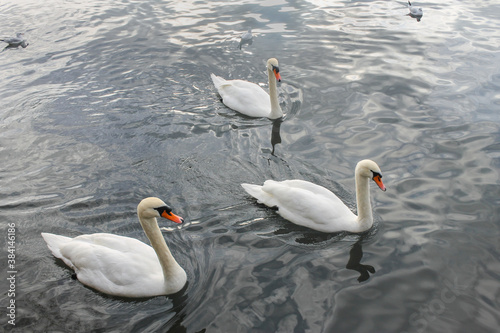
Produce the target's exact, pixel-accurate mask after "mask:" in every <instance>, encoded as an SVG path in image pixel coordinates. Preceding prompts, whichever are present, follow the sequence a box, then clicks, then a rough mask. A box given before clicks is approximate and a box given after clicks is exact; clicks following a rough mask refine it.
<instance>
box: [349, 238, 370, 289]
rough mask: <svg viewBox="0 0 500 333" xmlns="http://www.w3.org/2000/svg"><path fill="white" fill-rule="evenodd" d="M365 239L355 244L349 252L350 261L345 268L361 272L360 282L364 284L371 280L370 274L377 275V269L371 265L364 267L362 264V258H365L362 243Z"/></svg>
mask: <svg viewBox="0 0 500 333" xmlns="http://www.w3.org/2000/svg"><path fill="white" fill-rule="evenodd" d="M362 240H363V237H360V239H359V240H358V241H357V242H356V243H354V245H353V246H352V248H351V251H349V261H348V262H347V265H346V266H345V268H347V269H350V270H353V271H357V272H359V274H360V275H359V277H358V282H360V283H361V282H364V281H366V280H368V279H369V278H370V273H372V274H374V273H375V268H373V266H371V265H363V264H362V263H361V258H363V248H362V247H361V242H362Z"/></svg>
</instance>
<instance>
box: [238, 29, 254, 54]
mask: <svg viewBox="0 0 500 333" xmlns="http://www.w3.org/2000/svg"><path fill="white" fill-rule="evenodd" d="M252 43H253V35H252V29H248V31H247V32H245V33H244V34H243V35H241V39H240V44H239V45H238V48H239V49H240V50H241V47H242V46H243V45H245V44H248V45H252Z"/></svg>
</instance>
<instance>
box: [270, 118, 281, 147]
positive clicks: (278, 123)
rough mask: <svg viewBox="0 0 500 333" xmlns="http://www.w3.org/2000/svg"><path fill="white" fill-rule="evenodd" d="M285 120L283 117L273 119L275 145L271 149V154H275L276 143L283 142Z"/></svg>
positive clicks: (272, 140) (272, 141)
mask: <svg viewBox="0 0 500 333" xmlns="http://www.w3.org/2000/svg"><path fill="white" fill-rule="evenodd" d="M282 122H283V118H278V119H274V120H273V128H272V129H271V145H272V146H273V150H272V151H271V155H273V156H276V155H274V150H275V148H276V145H277V144H279V143H281V134H280V129H281V123H282Z"/></svg>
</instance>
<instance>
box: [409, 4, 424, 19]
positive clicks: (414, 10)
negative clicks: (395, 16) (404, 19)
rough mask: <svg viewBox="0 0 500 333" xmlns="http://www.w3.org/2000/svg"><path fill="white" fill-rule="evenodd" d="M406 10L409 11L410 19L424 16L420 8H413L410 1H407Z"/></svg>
mask: <svg viewBox="0 0 500 333" xmlns="http://www.w3.org/2000/svg"><path fill="white" fill-rule="evenodd" d="M408 9H409V10H410V14H409V15H410V16H412V17H421V16H423V15H424V11H423V10H422V8H420V7H418V8H417V7H413V6H412V5H411V2H410V1H408Z"/></svg>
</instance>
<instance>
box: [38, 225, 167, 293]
mask: <svg viewBox="0 0 500 333" xmlns="http://www.w3.org/2000/svg"><path fill="white" fill-rule="evenodd" d="M54 236H55V237H54ZM43 237H44V239H45V240H46V241H47V244H48V245H49V249H50V250H51V251H52V253H53V254H54V256H56V257H57V258H60V259H62V260H63V261H64V262H65V263H66V264H67V265H68V266H69V267H71V268H73V269H74V270H75V272H76V274H77V277H78V280H80V282H82V283H83V284H85V285H87V286H89V287H92V288H94V289H97V290H99V291H101V292H104V293H107V294H112V295H117V296H120V295H121V296H148V295H146V294H144V293H145V289H146V288H147V291H146V292H147V293H148V294H149V293H151V294H153V295H154V294H161V290H156V289H161V287H163V285H164V279H163V272H162V268H161V265H160V263H159V261H158V257H157V255H156V253H155V251H154V249H153V248H152V247H151V246H149V245H147V244H145V243H143V242H141V241H139V240H137V239H134V238H129V237H123V236H118V235H113V234H105V233H100V234H91V235H82V236H78V237H75V238H68V237H64V236H58V235H52V234H46V233H45V234H44V235H43ZM57 237H60V238H57ZM62 237H64V238H65V239H62ZM68 239H69V240H68ZM54 240H58V242H57V243H55V241H54ZM63 240H64V241H63ZM54 248H55V250H54Z"/></svg>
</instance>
